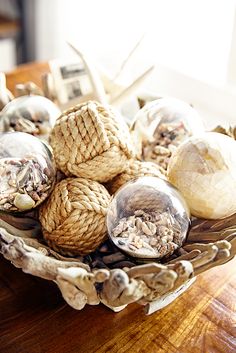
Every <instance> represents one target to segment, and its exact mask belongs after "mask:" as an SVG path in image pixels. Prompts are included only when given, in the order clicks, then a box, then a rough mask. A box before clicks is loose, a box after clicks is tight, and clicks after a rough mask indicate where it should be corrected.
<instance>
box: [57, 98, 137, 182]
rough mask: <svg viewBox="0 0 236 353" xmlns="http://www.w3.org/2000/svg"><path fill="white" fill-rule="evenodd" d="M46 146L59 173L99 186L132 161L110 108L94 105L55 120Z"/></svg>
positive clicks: (123, 130) (125, 136) (130, 150)
mask: <svg viewBox="0 0 236 353" xmlns="http://www.w3.org/2000/svg"><path fill="white" fill-rule="evenodd" d="M50 143H51V146H52V148H53V152H54V157H55V161H56V164H57V167H58V168H59V169H60V170H61V171H62V172H63V173H65V174H66V175H67V176H72V175H74V176H78V177H83V178H88V179H91V180H96V181H99V182H106V181H108V180H111V179H112V178H113V177H114V176H116V175H117V174H119V173H121V172H122V171H123V170H124V169H125V165H126V162H127V161H128V160H129V159H130V158H132V157H134V147H133V145H132V143H131V136H130V134H129V130H128V127H127V125H126V124H125V122H123V121H122V118H119V117H118V116H116V115H115V113H114V112H113V110H112V108H111V107H109V106H103V105H101V104H99V103H97V102H94V101H89V102H86V103H81V104H79V105H77V106H75V107H74V108H71V109H69V110H67V111H65V112H64V113H63V114H62V115H61V116H60V117H59V118H58V119H57V122H56V124H55V126H54V128H53V130H52V133H51V137H50Z"/></svg>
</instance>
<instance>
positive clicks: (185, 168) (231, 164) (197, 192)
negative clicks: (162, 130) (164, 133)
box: [167, 132, 236, 219]
mask: <svg viewBox="0 0 236 353" xmlns="http://www.w3.org/2000/svg"><path fill="white" fill-rule="evenodd" d="M235 151H236V142H235V141H234V140H233V139H232V138H230V137H228V136H225V135H222V134H219V133H216V132H207V133H205V134H203V135H201V136H199V137H192V138H190V139H189V140H188V141H186V142H184V143H183V144H182V145H180V146H179V147H178V149H177V150H176V152H175V153H174V154H173V155H172V157H171V159H170V163H169V166H168V171H167V173H168V180H169V181H170V182H171V183H172V184H173V185H175V186H176V187H177V188H178V189H179V190H180V191H181V193H182V195H183V196H184V197H185V200H186V201H187V203H188V205H189V207H190V211H191V213H192V215H194V216H197V217H201V218H209V219H218V218H224V217H227V216H230V215H232V214H233V213H235V212H236V153H235Z"/></svg>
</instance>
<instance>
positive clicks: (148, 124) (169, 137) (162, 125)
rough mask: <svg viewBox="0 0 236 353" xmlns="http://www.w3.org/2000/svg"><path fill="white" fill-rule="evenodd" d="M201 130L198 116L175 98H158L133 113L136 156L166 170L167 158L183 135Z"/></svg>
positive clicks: (186, 135)
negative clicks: (134, 115) (134, 114)
mask: <svg viewBox="0 0 236 353" xmlns="http://www.w3.org/2000/svg"><path fill="white" fill-rule="evenodd" d="M203 131H204V126H203V123H202V120H201V118H200V117H199V115H198V113H197V112H196V110H195V109H193V108H192V107H191V106H190V105H189V104H187V103H185V102H183V101H181V100H179V99H176V98H169V97H165V98H159V99H157V100H155V101H152V102H149V103H147V104H146V105H145V106H144V107H143V108H142V109H140V110H139V112H138V113H137V114H136V117H135V119H134V122H133V123H132V126H131V132H132V134H133V138H134V140H135V143H136V145H137V146H138V147H137V148H138V154H139V156H140V157H141V158H142V159H143V160H145V161H150V162H155V163H157V164H158V165H160V166H161V167H162V168H164V170H167V166H168V163H169V159H170V157H171V155H172V153H173V152H174V151H175V150H176V148H177V147H178V146H179V145H180V143H182V142H183V141H184V140H185V139H186V138H188V137H190V136H192V135H195V134H199V133H201V132H203Z"/></svg>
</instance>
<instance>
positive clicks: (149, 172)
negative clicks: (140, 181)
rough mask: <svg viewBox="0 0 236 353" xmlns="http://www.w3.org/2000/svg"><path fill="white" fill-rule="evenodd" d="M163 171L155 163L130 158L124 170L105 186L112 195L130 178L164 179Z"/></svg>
mask: <svg viewBox="0 0 236 353" xmlns="http://www.w3.org/2000/svg"><path fill="white" fill-rule="evenodd" d="M164 173H165V171H164V170H163V169H162V168H161V167H159V166H158V165H157V164H155V163H152V162H140V161H138V160H130V161H129V162H128V163H127V165H126V169H125V171H124V172H123V173H121V174H118V175H117V176H116V177H115V178H113V179H112V180H111V181H110V182H108V183H107V185H106V187H107V189H108V191H109V192H110V194H112V195H113V194H114V193H115V192H116V191H117V190H118V189H119V188H120V187H121V186H122V185H124V184H125V183H127V182H128V181H130V180H132V179H135V178H138V177H143V176H153V177H159V178H162V179H165V176H164Z"/></svg>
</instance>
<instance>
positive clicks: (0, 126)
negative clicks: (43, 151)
mask: <svg viewBox="0 0 236 353" xmlns="http://www.w3.org/2000/svg"><path fill="white" fill-rule="evenodd" d="M60 114H61V111H60V109H59V108H58V107H57V106H56V105H55V104H54V103H53V102H52V101H50V100H49V99H47V98H45V97H42V96H37V95H29V96H22V97H18V98H15V99H13V100H12V101H11V102H10V103H8V104H7V105H6V106H5V107H4V109H3V110H2V112H1V120H0V131H1V132H8V131H18V132H26V133H28V134H31V135H34V136H37V137H40V138H43V139H47V138H48V135H49V133H50V131H51V129H52V127H53V126H54V124H55V122H56V119H57V118H58V117H59V116H60Z"/></svg>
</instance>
